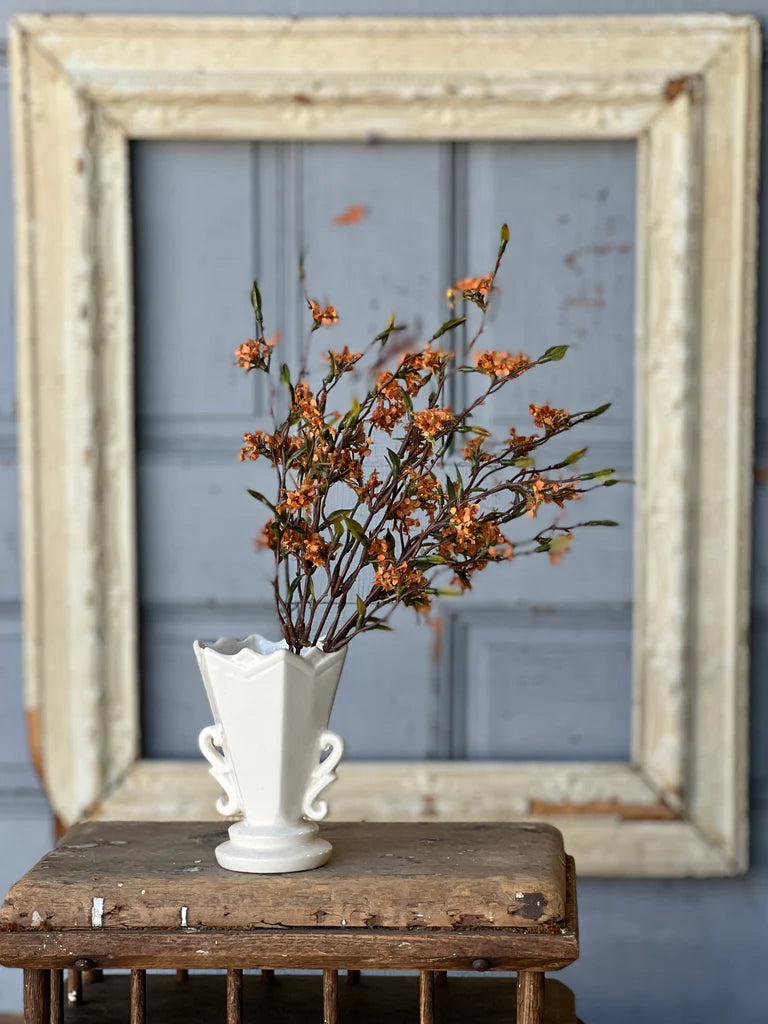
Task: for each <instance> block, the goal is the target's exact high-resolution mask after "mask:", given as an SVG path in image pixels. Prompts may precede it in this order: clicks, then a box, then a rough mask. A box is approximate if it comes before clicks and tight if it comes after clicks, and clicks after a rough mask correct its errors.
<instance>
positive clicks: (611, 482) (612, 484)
mask: <svg viewBox="0 0 768 1024" xmlns="http://www.w3.org/2000/svg"><path fill="white" fill-rule="evenodd" d="M623 483H626V481H625V480H606V481H605V483H604V484H603V487H615V486H616V484H623Z"/></svg>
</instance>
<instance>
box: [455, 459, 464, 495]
mask: <svg viewBox="0 0 768 1024" xmlns="http://www.w3.org/2000/svg"><path fill="white" fill-rule="evenodd" d="M456 495H457V497H458V499H459V501H461V499H462V498H463V497H464V480H463V479H462V476H461V470H460V469H459V467H458V466H457V467H456Z"/></svg>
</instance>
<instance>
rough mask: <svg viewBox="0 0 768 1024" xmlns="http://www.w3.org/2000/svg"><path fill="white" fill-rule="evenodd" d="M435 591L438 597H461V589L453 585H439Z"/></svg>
mask: <svg viewBox="0 0 768 1024" xmlns="http://www.w3.org/2000/svg"><path fill="white" fill-rule="evenodd" d="M435 593H436V594H437V596H438V597H461V591H460V590H454V589H453V587H438V588H437V590H436V591H435Z"/></svg>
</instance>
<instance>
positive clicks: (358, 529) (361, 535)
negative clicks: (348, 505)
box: [344, 516, 368, 545]
mask: <svg viewBox="0 0 768 1024" xmlns="http://www.w3.org/2000/svg"><path fill="white" fill-rule="evenodd" d="M344 522H345V523H346V524H347V529H348V530H349V532H350V533H351V534H352V536H353V537H354V538H355V540H357V541H359V542H360V543H361V544H366V545H367V544H368V538H367V537H366V536H365V530H363V528H362V526H361V525H360V523H358V521H357V520H356V519H353V518H352V516H344Z"/></svg>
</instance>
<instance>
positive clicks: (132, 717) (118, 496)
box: [10, 15, 760, 875]
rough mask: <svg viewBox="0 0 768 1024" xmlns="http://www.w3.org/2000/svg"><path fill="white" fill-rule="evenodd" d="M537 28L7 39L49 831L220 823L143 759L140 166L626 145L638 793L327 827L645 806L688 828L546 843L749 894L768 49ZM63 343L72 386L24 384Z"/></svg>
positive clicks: (33, 647)
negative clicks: (137, 408)
mask: <svg viewBox="0 0 768 1024" xmlns="http://www.w3.org/2000/svg"><path fill="white" fill-rule="evenodd" d="M552 25H553V22H552V21H549V20H547V19H545V18H524V19H514V18H482V17H479V18H471V19H451V18H443V19H419V18H413V19H398V18H388V19H384V20H378V19H354V18H351V19H286V20H283V19H263V20H262V19H258V18H253V19H237V20H233V19H227V18H221V19H220V18H208V19H201V18H173V17H156V18H155V17H150V18H141V17H137V18H133V17H130V18H124V17H118V16H94V17H85V18H81V17H67V16H55V17H39V16H32V15H29V16H28V15H24V16H20V17H18V18H16V19H15V20H14V22H13V24H12V29H11V38H10V54H11V65H12V86H13V121H14V138H15V147H14V148H15V203H16V224H17V270H18V274H17V282H18V283H17V329H18V336H19V346H18V351H19V406H20V419H21V432H20V434H21V436H20V442H21V464H22V504H23V510H24V512H23V514H24V522H25V525H26V528H25V530H24V534H23V538H24V553H23V561H24V586H25V616H26V619H25V676H26V693H27V704H28V706H29V707H32V708H40V709H41V710H42V712H43V713H42V715H41V720H42V730H43V731H42V741H41V742H42V755H43V765H44V772H45V777H46V781H47V789H48V793H49V796H50V799H51V802H52V805H53V808H54V810H55V812H56V813H57V815H58V816H59V818H60V819H61V820H62V821H63V822H65V823H70V822H72V821H74V820H76V819H77V818H79V817H81V816H82V815H83V814H84V813H85V812H86V811H88V809H89V808H97V813H99V812H100V813H102V814H106V815H107V816H109V815H116V814H122V815H124V816H129V817H130V816H133V817H140V818H141V817H151V816H159V817H199V816H201V814H202V815H204V814H205V813H206V812H205V810H204V808H205V807H206V806H207V802H208V800H209V799H210V795H209V794H210V789H206V781H205V780H204V774H205V772H204V769H201V768H200V767H199V766H197V765H178V764H173V765H172V764H167V763H159V764H158V763H154V762H152V763H149V762H142V761H137V758H138V756H139V743H138V736H139V714H138V692H139V688H138V672H137V665H136V654H137V645H136V637H137V631H136V608H137V607H138V601H137V588H136V569H135V566H136V551H135V523H134V518H133V517H134V508H135V501H134V488H135V472H134V460H133V394H132V390H131V388H132V370H131V368H132V359H133V356H132V320H131V302H132V284H131V270H130V268H131V253H130V223H129V180H128V139H129V138H130V137H137V136H140V137H152V138H163V137H167V136H170V135H172V136H173V137H176V138H178V137H186V138H190V139H200V138H209V137H216V138H219V139H227V138H228V139H267V138H270V139H285V140H291V139H293V140H302V139H313V138H323V139H366V138H369V137H372V136H373V137H377V138H382V139H385V138H390V139H437V138H439V139H444V138H446V137H447V138H461V139H464V140H472V139H509V138H571V139H590V138H599V137H610V138H615V137H624V138H635V139H637V142H638V158H639V175H638V179H639V187H638V198H637V208H638V232H637V238H638V248H639V251H638V254H637V267H638V281H637V301H636V308H637V360H638V362H637V365H638V396H637V402H636V408H637V451H638V460H637V475H638V478H639V480H640V481H641V484H642V486H641V487H639V488H638V515H637V518H636V521H637V530H638V544H637V546H636V566H635V568H636V579H637V591H636V595H635V596H636V601H635V607H636V616H635V624H634V641H633V648H634V651H635V666H634V672H635V686H634V701H635V715H634V733H633V753H632V764H631V765H626V764H592V765H590V764H563V763H558V764H549V765H548V764H535V765H534V764H514V765H512V764H508V765H478V764H461V765H460V764H448V765H445V764H431V763H430V764H416V765H411V764H400V765H398V764H385V765H380V764H362V763H358V764H351V765H346V766H345V767H344V768H343V769H342V771H341V772H340V773H339V782H338V783H337V789H336V794H335V800H334V814H335V816H338V817H345V818H360V817H365V818H368V819H382V818H411V819H413V818H419V817H420V816H422V815H423V814H424V809H425V807H427V808H428V809H429V811H430V815H431V816H433V817H437V818H446V819H456V818H466V819H473V818H474V819H476V818H490V819H497V820H499V819H502V818H511V817H515V818H521V817H522V818H525V817H526V816H527V815H528V812H529V810H530V806H531V801H540V802H542V803H544V804H547V803H555V804H556V803H563V802H568V803H569V804H571V805H578V804H595V803H597V804H602V805H608V806H610V805H612V804H614V803H615V804H617V805H627V804H631V805H633V807H635V808H638V807H639V808H640V809H641V810H642V808H643V807H646V806H647V807H649V808H652V807H653V806H654V805H658V804H659V803H660V801H663V803H664V805H666V806H667V807H668V808H671V809H672V810H673V811H675V812H676V813H678V814H679V819H678V820H668V821H652V820H645V821H644V820H634V821H631V820H622V816H621V814H620V813H617V814H616V815H612V814H610V813H601V814H584V813H581V814H574V815H572V816H564V815H562V814H560V815H557V822H558V824H559V825H560V826H561V827H562V830H563V832H564V833H565V836H566V842H567V844H568V847H569V849H570V850H571V851H572V852H573V853H574V854H575V855H576V856H577V859H578V860H579V868H580V871H581V873H582V874H590V873H597V874H615V873H620V874H630V875H632V874H640V875H676V874H678V875H679V874H694V875H707V874H732V873H735V872H739V871H742V870H744V868H745V866H746V863H747V811H746V808H747V803H746V780H747V749H748V747H747V742H746V741H747V734H746V728H747V712H746V705H747V678H748V673H747V635H748V630H747V625H748V598H749V559H750V529H751V523H750V509H751V491H752V482H751V458H752V429H753V423H752V420H753V382H754V312H755V301H754V300H755V249H756V243H755V232H756V223H757V218H756V195H757V153H758V140H759V116H758V114H759V112H758V103H759V69H760V38H759V30H758V27H757V23H756V21H754V20H753V19H750V18H741V17H727V16H720V15H715V16H698V15H697V16H684V17H668V16H664V17H631V18H559V19H557V22H556V25H557V31H552ZM170 41H172V45H171V44H170ZM414 69H416V70H414ZM310 86H311V92H312V94H313V99H314V98H315V97H316V98H317V99H316V101H315V102H313V103H311V104H306V103H302V102H300V99H301V98H303V96H304V93H306V92H307V91H310ZM667 86H670V88H667ZM51 167H56V168H57V188H56V189H51V188H50V182H49V180H48V176H49V169H50V168H51ZM94 266H98V267H99V268H100V272H99V273H98V274H94V273H93V272H92V268H93V267H94ZM51 339H55V343H56V345H57V350H58V351H59V352H60V354H61V357H60V358H59V359H57V360H41V359H40V358H39V353H40V351H41V350H42V349H43V347H44V345H45V344H50V343H51ZM64 377H66V382H67V386H66V387H63V386H62V380H63V379H64ZM723 494H726V495H728V500H727V501H725V502H724V501H723V500H722V495H723ZM691 510H695V513H696V514H695V516H693V517H690V512H691ZM61 608H66V609H67V615H66V616H62V615H60V614H59V610H60V609H61ZM108 791H109V792H110V795H109V796H108V797H107V798H106V799H105V794H106V793H107V792H108ZM427 798H428V799H429V802H428V803H427V802H426V800H427ZM617 810H618V806H617ZM126 812H129V813H126Z"/></svg>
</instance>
